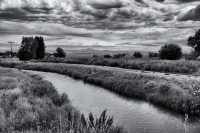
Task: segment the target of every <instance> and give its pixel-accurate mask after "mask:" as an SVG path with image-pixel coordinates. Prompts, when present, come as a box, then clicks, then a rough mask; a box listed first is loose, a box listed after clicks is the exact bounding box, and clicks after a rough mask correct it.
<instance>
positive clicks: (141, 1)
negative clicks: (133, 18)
mask: <svg viewBox="0 0 200 133" xmlns="http://www.w3.org/2000/svg"><path fill="white" fill-rule="evenodd" d="M135 1H136V2H138V3H144V1H143V0H135Z"/></svg>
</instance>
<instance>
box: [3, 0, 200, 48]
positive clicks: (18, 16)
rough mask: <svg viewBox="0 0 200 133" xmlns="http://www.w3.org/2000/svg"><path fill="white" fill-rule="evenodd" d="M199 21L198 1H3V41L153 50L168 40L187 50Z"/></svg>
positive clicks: (199, 8) (199, 6)
mask: <svg viewBox="0 0 200 133" xmlns="http://www.w3.org/2000/svg"><path fill="white" fill-rule="evenodd" d="M199 16H200V5H199V2H198V0H0V22H1V23H0V36H5V35H37V34H40V35H46V36H55V37H56V38H59V36H75V37H82V38H86V39H88V38H93V39H97V40H96V41H101V42H103V45H107V44H113V45H114V44H119V43H130V44H135V45H136V44H142V45H143V46H146V44H148V45H150V46H154V44H155V45H161V44H163V43H167V42H169V41H172V42H174V43H176V42H177V43H183V45H185V44H186V42H185V40H186V37H187V36H188V35H189V34H192V33H193V32H194V31H193V30H191V29H197V28H198V26H199V24H200V23H199V22H197V21H199V20H200V18H199ZM187 20H190V21H187ZM184 30H185V31H188V32H187V33H185V32H184V33H183V31H184ZM171 31H173V32H171ZM63 38H65V37H63ZM1 40H2V39H1ZM1 40H0V41H1ZM80 40H82V41H83V40H84V39H80ZM93 41H94V40H93ZM93 41H92V42H93ZM106 41H107V42H109V43H105V42H106ZM111 42H112V43H111ZM87 43H88V42H87ZM137 46H138V45H137Z"/></svg>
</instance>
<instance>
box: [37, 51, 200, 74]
mask: <svg viewBox="0 0 200 133" xmlns="http://www.w3.org/2000/svg"><path fill="white" fill-rule="evenodd" d="M34 62H51V63H68V64H85V65H99V66H110V67H120V68H126V69H135V70H145V71H155V72H165V73H181V74H192V73H195V72H197V71H198V68H199V67H200V63H199V62H196V61H192V60H176V61H173V60H159V59H158V58H153V59H150V58H148V57H144V58H142V59H137V58H134V57H131V56H125V57H121V58H104V57H103V56H102V55H98V56H93V57H92V56H91V55H80V54H79V55H72V56H67V57H66V58H55V57H48V56H47V57H45V58H44V59H42V60H35V61H34Z"/></svg>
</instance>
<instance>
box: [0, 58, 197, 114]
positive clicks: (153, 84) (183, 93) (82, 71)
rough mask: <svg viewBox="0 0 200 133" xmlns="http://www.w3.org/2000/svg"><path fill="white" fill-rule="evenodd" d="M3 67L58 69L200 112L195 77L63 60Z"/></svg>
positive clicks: (113, 88)
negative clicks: (134, 70)
mask: <svg viewBox="0 0 200 133" xmlns="http://www.w3.org/2000/svg"><path fill="white" fill-rule="evenodd" d="M0 65H1V66H6V67H15V68H18V69H27V70H36V71H44V72H55V73H59V74H64V75H68V76H70V77H73V78H75V79H81V80H84V81H85V82H88V83H92V84H95V85H99V86H102V87H105V88H106V89H109V90H110V91H113V92H116V93H118V94H120V95H123V96H127V97H132V98H141V99H144V100H146V101H149V102H152V103H154V104H157V105H161V106H164V107H166V108H168V109H171V110H174V111H178V112H180V113H186V114H196V115H200V89H199V87H198V86H199V85H200V84H199V82H198V81H196V80H178V79H175V78H171V79H167V78H163V77H162V78H159V77H157V76H147V75H143V74H134V73H128V72H123V71H115V70H105V69H100V68H87V67H81V66H74V65H73V66H71V65H68V64H62V63H58V64H56V63H30V62H29V63H10V62H3V61H1V62H0Z"/></svg>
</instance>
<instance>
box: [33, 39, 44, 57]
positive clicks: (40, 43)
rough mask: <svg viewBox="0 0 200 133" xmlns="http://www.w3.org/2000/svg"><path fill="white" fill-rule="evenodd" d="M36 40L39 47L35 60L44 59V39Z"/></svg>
mask: <svg viewBox="0 0 200 133" xmlns="http://www.w3.org/2000/svg"><path fill="white" fill-rule="evenodd" d="M35 40H37V42H38V47H37V50H36V58H35V59H43V58H44V57H45V48H46V46H45V43H44V39H43V37H37V36H36V37H35Z"/></svg>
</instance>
